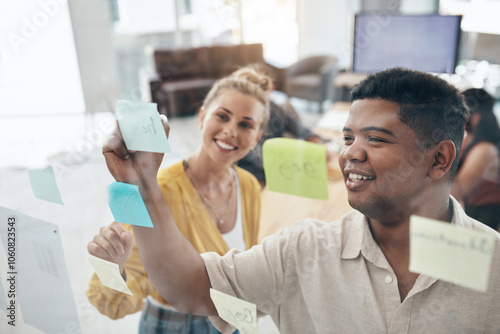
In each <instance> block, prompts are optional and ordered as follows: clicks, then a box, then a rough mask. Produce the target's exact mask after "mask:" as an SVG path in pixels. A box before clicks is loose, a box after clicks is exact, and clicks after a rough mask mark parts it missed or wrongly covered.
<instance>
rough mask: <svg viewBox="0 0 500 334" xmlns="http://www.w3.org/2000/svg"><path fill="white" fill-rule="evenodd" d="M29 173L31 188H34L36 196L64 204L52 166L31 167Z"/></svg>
mask: <svg viewBox="0 0 500 334" xmlns="http://www.w3.org/2000/svg"><path fill="white" fill-rule="evenodd" d="M28 175H29V179H30V183H31V189H33V194H34V195H35V197H36V198H38V199H42V200H44V201H48V202H52V203H56V204H61V205H64V203H63V200H62V198H61V194H60V193H59V188H58V187H57V183H56V177H55V175H54V169H53V168H52V166H47V167H45V168H42V169H30V170H28Z"/></svg>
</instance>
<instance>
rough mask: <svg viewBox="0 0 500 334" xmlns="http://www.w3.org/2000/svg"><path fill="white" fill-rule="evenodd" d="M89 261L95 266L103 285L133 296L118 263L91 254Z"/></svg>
mask: <svg viewBox="0 0 500 334" xmlns="http://www.w3.org/2000/svg"><path fill="white" fill-rule="evenodd" d="M89 262H90V264H91V265H92V267H94V270H95V273H96V274H97V276H98V277H99V279H100V280H101V282H102V285H104V286H107V287H108V288H111V289H115V290H118V291H120V292H123V293H126V294H127V295H131V296H133V294H132V292H131V291H130V289H129V288H128V286H127V283H125V280H124V279H123V277H122V275H120V269H119V266H118V265H117V264H116V263H113V262H109V261H106V260H103V259H100V258H98V257H95V256H93V255H90V254H89Z"/></svg>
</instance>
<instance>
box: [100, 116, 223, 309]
mask: <svg viewBox="0 0 500 334" xmlns="http://www.w3.org/2000/svg"><path fill="white" fill-rule="evenodd" d="M162 123H163V125H164V128H165V132H166V133H167V135H168V132H169V129H170V128H169V125H168V124H167V122H166V120H165V118H164V117H162ZM103 154H104V157H105V159H106V165H107V167H108V169H109V171H110V173H111V175H112V176H113V177H114V178H115V180H116V181H118V182H124V183H128V184H134V185H137V186H138V187H139V191H140V193H141V196H142V198H143V200H144V203H145V204H146V208H147V210H148V212H149V216H150V217H151V220H152V222H153V225H154V228H148V227H140V226H133V231H134V234H135V240H136V243H137V246H138V249H139V254H140V257H141V259H142V263H143V265H144V268H145V269H146V272H147V273H148V277H149V279H150V281H151V282H152V283H153V285H154V287H155V289H156V290H157V291H158V292H159V293H160V295H161V296H162V297H163V298H164V299H165V300H168V301H169V303H170V304H171V305H172V306H174V307H175V308H176V309H177V310H179V311H181V312H185V313H191V314H197V315H216V314H217V312H216V309H215V306H214V304H213V302H212V300H211V299H210V287H211V285H210V281H209V278H208V274H207V272H206V269H205V263H204V261H203V259H202V257H201V255H200V254H199V253H198V252H197V251H196V249H195V248H194V247H193V246H192V245H191V243H190V242H189V241H188V240H187V239H186V238H185V237H184V236H183V235H182V233H181V232H180V231H179V229H178V228H177V226H176V225H175V223H174V221H173V219H172V215H171V213H170V210H169V208H168V205H167V202H166V200H165V197H164V196H163V193H162V191H161V189H160V186H159V185H158V181H157V173H158V169H159V167H160V165H161V161H162V159H163V154H161V153H152V152H140V151H137V152H132V151H128V150H127V148H126V146H125V143H124V141H123V137H122V135H121V132H120V130H119V129H117V130H116V131H115V133H113V134H112V135H111V136H110V137H109V138H108V140H107V141H106V143H105V144H104V146H103Z"/></svg>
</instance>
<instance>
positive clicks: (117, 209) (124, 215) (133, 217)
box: [108, 182, 153, 227]
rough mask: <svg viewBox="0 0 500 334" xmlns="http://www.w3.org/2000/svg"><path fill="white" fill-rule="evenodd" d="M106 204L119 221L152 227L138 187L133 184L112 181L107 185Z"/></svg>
mask: <svg viewBox="0 0 500 334" xmlns="http://www.w3.org/2000/svg"><path fill="white" fill-rule="evenodd" d="M108 204H109V208H110V209H111V213H112V214H113V217H114V218H115V220H116V221H117V222H119V223H123V224H129V225H137V226H145V227H153V222H152V221H151V217H150V216H149V213H148V210H147V208H146V205H145V204H144V200H143V199H142V197H141V193H140V192H139V187H137V186H136V185H133V184H127V183H122V182H113V183H111V184H110V185H109V186H108Z"/></svg>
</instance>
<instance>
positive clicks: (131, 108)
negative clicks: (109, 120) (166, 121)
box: [115, 100, 171, 153]
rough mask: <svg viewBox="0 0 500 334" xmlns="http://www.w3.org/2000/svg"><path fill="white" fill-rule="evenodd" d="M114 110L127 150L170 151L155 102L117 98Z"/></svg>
mask: <svg viewBox="0 0 500 334" xmlns="http://www.w3.org/2000/svg"><path fill="white" fill-rule="evenodd" d="M115 111H116V119H117V121H118V124H119V126H120V131H121V132H122V136H123V140H124V141H125V144H126V145H127V148H128V149H129V150H134V151H148V152H157V153H170V152H171V150H170V146H169V144H168V140H167V135H166V133H165V130H164V129H163V124H162V123H161V119H160V114H158V111H157V107H156V103H145V102H138V101H126V100H119V101H118V102H117V103H116V110H115Z"/></svg>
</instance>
